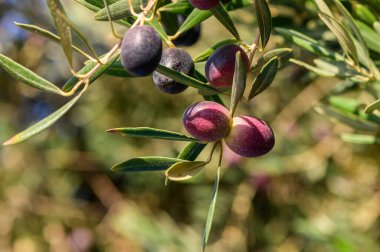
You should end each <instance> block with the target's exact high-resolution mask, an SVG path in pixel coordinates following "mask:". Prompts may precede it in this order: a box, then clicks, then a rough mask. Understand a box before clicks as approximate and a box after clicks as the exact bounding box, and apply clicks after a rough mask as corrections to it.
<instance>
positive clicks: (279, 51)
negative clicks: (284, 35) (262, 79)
mask: <svg viewBox="0 0 380 252" xmlns="http://www.w3.org/2000/svg"><path fill="white" fill-rule="evenodd" d="M292 56H293V50H292V49H291V48H276V49H273V50H271V51H269V52H267V53H265V54H264V55H263V56H261V57H260V58H259V59H258V60H257V62H256V64H255V65H254V66H253V68H252V72H253V74H255V75H257V74H258V73H259V72H260V71H261V69H262V67H263V66H264V65H265V64H266V63H268V62H269V61H270V60H272V59H273V58H276V57H277V59H278V68H279V69H280V68H281V67H283V66H284V65H285V64H286V63H287V62H288V61H289V59H290V58H291V57H292Z"/></svg>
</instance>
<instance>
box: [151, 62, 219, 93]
mask: <svg viewBox="0 0 380 252" xmlns="http://www.w3.org/2000/svg"><path fill="white" fill-rule="evenodd" d="M156 71H157V72H159V73H160V74H163V75H165V76H167V77H170V78H172V79H173V80H175V81H178V82H179V83H182V84H184V85H187V86H190V87H193V88H196V89H199V90H204V91H208V92H210V93H212V94H221V93H222V92H220V91H219V90H217V89H215V88H213V87H211V86H209V85H207V84H205V83H203V82H201V81H199V80H197V79H194V78H192V77H190V76H188V75H186V74H183V73H180V72H177V71H175V70H173V69H170V68H168V67H165V66H163V65H158V67H157V68H156Z"/></svg>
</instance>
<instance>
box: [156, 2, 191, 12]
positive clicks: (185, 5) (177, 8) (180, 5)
mask: <svg viewBox="0 0 380 252" xmlns="http://www.w3.org/2000/svg"><path fill="white" fill-rule="evenodd" d="M193 9H194V7H193V6H192V5H191V4H190V3H189V2H188V1H178V2H175V3H169V4H166V5H164V6H162V7H161V8H159V9H158V10H159V11H160V12H169V13H172V14H189V13H190V12H191V11H192V10H193Z"/></svg>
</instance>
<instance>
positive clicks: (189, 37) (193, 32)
mask: <svg viewBox="0 0 380 252" xmlns="http://www.w3.org/2000/svg"><path fill="white" fill-rule="evenodd" d="M186 18H187V16H185V15H178V16H177V20H178V25H179V26H181V25H182V24H183V22H185V20H186ZM200 36H201V24H198V25H196V26H194V27H193V28H191V29H190V30H188V31H185V32H184V33H182V34H181V35H179V36H178V37H177V38H176V39H174V40H173V44H174V45H176V46H192V45H194V44H195V43H196V42H197V41H198V40H199V37H200Z"/></svg>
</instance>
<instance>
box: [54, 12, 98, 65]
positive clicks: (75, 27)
mask: <svg viewBox="0 0 380 252" xmlns="http://www.w3.org/2000/svg"><path fill="white" fill-rule="evenodd" d="M57 15H59V16H60V17H61V19H62V21H63V22H65V23H66V24H67V25H68V26H69V27H70V28H71V29H73V30H74V31H75V33H76V34H77V35H78V37H79V38H80V39H81V40H82V41H83V43H84V44H85V45H86V46H87V48H88V49H89V50H90V51H91V53H92V54H93V56H94V57H95V58H96V59H97V60H98V61H99V58H98V55H97V53H96V51H95V48H94V47H93V46H92V45H91V43H90V41H89V40H88V39H87V37H86V36H85V35H84V34H83V33H82V31H81V30H80V29H79V28H78V27H77V26H76V25H75V24H74V23H73V22H72V21H71V20H70V19H69V18H68V17H66V15H63V14H62V13H61V12H58V13H57ZM61 41H62V40H61ZM71 46H73V45H71Z"/></svg>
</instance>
